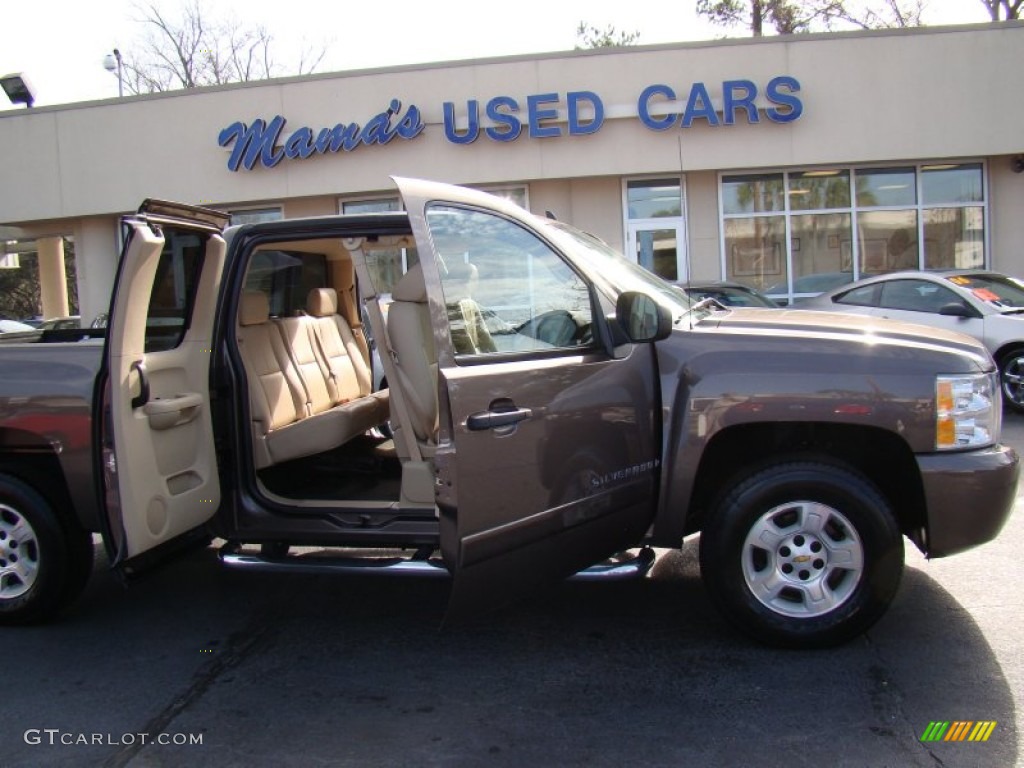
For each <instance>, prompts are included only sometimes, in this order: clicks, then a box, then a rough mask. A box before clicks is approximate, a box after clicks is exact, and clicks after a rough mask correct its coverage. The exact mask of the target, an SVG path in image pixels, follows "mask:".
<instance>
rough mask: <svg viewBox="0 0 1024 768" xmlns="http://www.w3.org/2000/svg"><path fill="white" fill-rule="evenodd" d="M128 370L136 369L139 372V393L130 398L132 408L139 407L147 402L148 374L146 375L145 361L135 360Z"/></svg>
mask: <svg viewBox="0 0 1024 768" xmlns="http://www.w3.org/2000/svg"><path fill="white" fill-rule="evenodd" d="M128 371H129V373H130V372H131V371H136V372H137V373H138V374H139V394H137V395H136V396H135V397H133V398H132V408H133V409H135V408H141V407H142V406H144V405H145V404H146V403H148V402H149V376H147V375H146V363H145V362H143V361H142V360H136V361H135V362H134V363H132V365H131V368H129V369H128Z"/></svg>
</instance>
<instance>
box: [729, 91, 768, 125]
mask: <svg viewBox="0 0 1024 768" xmlns="http://www.w3.org/2000/svg"><path fill="white" fill-rule="evenodd" d="M722 95H723V98H724V100H725V104H724V106H723V108H722V113H723V114H722V122H723V123H724V124H725V125H732V124H733V123H735V122H736V113H737V112H739V111H740V110H741V109H742V110H744V111H745V112H746V113H747V122H748V123H756V122H758V120H759V117H758V114H757V107H755V106H754V99H756V98H757V86H756V85H754V83H752V82H751V81H750V80H726V81H725V82H724V83H722Z"/></svg>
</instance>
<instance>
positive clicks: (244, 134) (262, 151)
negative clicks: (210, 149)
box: [217, 115, 284, 171]
mask: <svg viewBox="0 0 1024 768" xmlns="http://www.w3.org/2000/svg"><path fill="white" fill-rule="evenodd" d="M283 129H284V118H283V117H281V115H278V116H277V117H275V118H274V119H273V120H271V121H270V123H267V122H266V121H265V120H260V119H258V118H257V119H256V120H253V123H252V125H251V126H248V125H246V124H245V123H243V122H241V121H239V122H236V123H232V124H231V125H229V126H228V127H227V128H225V129H224V130H223V131H221V132H220V135H219V136H218V137H217V143H218V144H220V146H222V147H226V146H228V145H229V144H231V142H234V143H235V146H234V147H232V149H231V156H230V157H229V158H228V168H229V169H230V170H232V171H237V170H238V169H239V167H242V166H244V167H245V170H247V171H251V170H252V169H253V168H254V167H256V163H257V162H262V163H263V165H265V166H266V167H267V168H273V167H274V166H275V165H277V164H278V163H280V162H281V158H283V157H284V151H283V150H277V151H275V150H274V147H275V146H276V145H277V142H278V139H279V138H280V137H281V131H282V130H283Z"/></svg>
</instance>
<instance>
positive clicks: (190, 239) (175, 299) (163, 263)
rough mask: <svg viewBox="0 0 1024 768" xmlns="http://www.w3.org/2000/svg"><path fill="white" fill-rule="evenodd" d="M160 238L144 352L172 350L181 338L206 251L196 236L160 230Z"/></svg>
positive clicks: (198, 235) (176, 230) (190, 316)
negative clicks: (159, 251) (160, 243)
mask: <svg viewBox="0 0 1024 768" xmlns="http://www.w3.org/2000/svg"><path fill="white" fill-rule="evenodd" d="M163 234H164V248H163V251H162V252H161V254H160V260H159V262H158V263H157V267H156V275H155V276H154V278H153V290H152V292H151V293H150V296H149V309H148V310H147V313H146V344H145V350H146V352H159V351H161V350H166V349H174V348H175V347H177V346H178V345H179V344H181V341H182V339H184V338H185V332H186V331H187V330H188V326H189V323H190V321H191V318H192V305H193V303H194V301H195V296H196V289H197V288H198V286H199V276H200V274H201V272H202V268H203V255H204V253H205V250H206V236H205V235H201V234H199V233H197V232H194V231H189V230H178V229H174V228H172V227H164V230H163Z"/></svg>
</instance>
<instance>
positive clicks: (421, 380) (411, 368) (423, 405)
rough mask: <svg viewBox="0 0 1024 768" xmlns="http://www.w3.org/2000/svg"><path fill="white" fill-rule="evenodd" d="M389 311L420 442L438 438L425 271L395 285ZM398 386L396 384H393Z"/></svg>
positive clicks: (412, 273) (415, 270)
mask: <svg viewBox="0 0 1024 768" xmlns="http://www.w3.org/2000/svg"><path fill="white" fill-rule="evenodd" d="M391 298H392V302H391V306H390V307H389V308H388V319H387V332H388V340H389V341H390V345H391V349H392V351H393V352H394V355H395V371H396V373H397V375H398V382H396V383H397V384H398V386H400V387H401V388H402V393H403V394H404V395H405V401H406V404H407V406H408V408H409V411H410V413H409V417H410V419H411V421H412V427H413V432H414V433H415V435H416V438H417V440H419V441H426V442H433V441H434V440H435V439H436V436H437V419H438V415H437V351H436V348H435V346H434V331H433V327H432V325H431V322H430V309H429V307H428V306H427V287H426V284H425V283H424V282H423V269H422V267H421V266H420V265H419V264H416V265H414V266H413V267H412V268H411V269H410V270H409V271H408V272H406V273H405V275H403V276H402V278H401V279H400V280H399V281H398V283H396V284H395V287H394V289H393V290H392V292H391ZM392 386H395V383H393V384H392Z"/></svg>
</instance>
